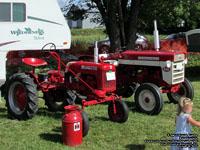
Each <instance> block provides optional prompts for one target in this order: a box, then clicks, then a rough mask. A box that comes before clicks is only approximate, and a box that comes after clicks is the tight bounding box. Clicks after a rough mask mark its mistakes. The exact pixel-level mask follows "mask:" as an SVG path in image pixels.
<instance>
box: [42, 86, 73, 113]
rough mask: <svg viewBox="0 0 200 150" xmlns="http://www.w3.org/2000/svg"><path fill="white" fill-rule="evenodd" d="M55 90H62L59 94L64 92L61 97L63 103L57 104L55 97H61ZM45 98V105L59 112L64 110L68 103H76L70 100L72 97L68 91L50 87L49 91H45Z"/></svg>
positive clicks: (50, 109)
mask: <svg viewBox="0 0 200 150" xmlns="http://www.w3.org/2000/svg"><path fill="white" fill-rule="evenodd" d="M53 92H61V93H58V95H59V96H60V95H61V94H63V93H64V95H63V96H62V97H60V98H61V100H63V101H62V103H61V104H57V103H56V101H55V99H56V98H59V97H58V96H57V95H56V93H53ZM44 100H45V105H46V106H47V107H48V110H49V111H52V112H57V111H62V112H63V111H64V107H65V106H67V105H73V104H74V103H73V102H72V101H70V98H69V97H68V95H67V93H66V91H63V90H62V91H58V90H57V91H56V90H54V89H50V90H49V91H48V92H44Z"/></svg>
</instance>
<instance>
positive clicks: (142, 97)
mask: <svg viewBox="0 0 200 150" xmlns="http://www.w3.org/2000/svg"><path fill="white" fill-rule="evenodd" d="M154 28H155V30H154V39H155V40H154V42H155V49H156V50H154V51H153V50H151V51H146V50H141V51H135V50H127V51H125V52H116V53H114V54H110V55H109V56H107V57H108V58H107V60H106V61H107V62H109V63H111V64H115V65H116V66H117V90H116V93H117V94H119V95H121V96H123V97H130V96H131V95H132V94H133V93H135V95H134V96H135V104H136V107H137V108H138V109H139V110H140V111H141V112H143V113H146V114H150V115H156V114H159V113H160V111H161V110H162V108H163V104H164V101H163V96H162V93H167V97H168V98H169V101H170V102H173V103H177V102H178V101H179V100H180V98H181V97H188V98H191V99H193V97H194V89H193V87H192V84H191V83H190V81H189V80H188V79H187V78H185V65H186V64H187V58H186V53H184V52H181V51H178V50H170V51H169V50H168V51H164V50H162V51H159V48H160V45H159V35H158V30H157V23H156V20H155V21H154Z"/></svg>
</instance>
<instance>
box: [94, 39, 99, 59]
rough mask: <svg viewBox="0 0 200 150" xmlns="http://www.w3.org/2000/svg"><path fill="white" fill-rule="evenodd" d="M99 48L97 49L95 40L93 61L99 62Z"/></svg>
mask: <svg viewBox="0 0 200 150" xmlns="http://www.w3.org/2000/svg"><path fill="white" fill-rule="evenodd" d="M98 53H99V49H98V42H97V41H95V48H94V62H95V63H98V62H99V54H98Z"/></svg>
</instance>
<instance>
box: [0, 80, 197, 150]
mask: <svg viewBox="0 0 200 150" xmlns="http://www.w3.org/2000/svg"><path fill="white" fill-rule="evenodd" d="M189 79H190V80H191V81H192V84H193V86H194V89H195V97H194V110H193V118H195V119H197V120H199V121H200V117H199V114H200V111H199V110H200V102H199V99H200V77H197V78H189ZM164 99H165V105H164V107H163V110H162V111H161V113H160V114H159V115H157V116H148V115H146V114H142V113H140V112H138V111H137V110H136V108H135V104H134V101H133V97H131V98H129V99H123V100H124V101H125V102H126V103H127V105H128V107H129V118H128V121H127V122H125V123H122V124H120V123H114V122H111V121H110V120H109V118H108V114H107V107H108V105H107V104H101V105H95V106H90V107H87V108H86V109H85V112H86V113H87V115H88V117H89V119H90V130H89V133H88V135H87V136H86V137H84V138H83V144H82V145H81V146H77V147H68V146H65V145H63V144H62V140H61V137H62V131H61V127H62V125H61V118H62V115H63V114H62V113H61V112H56V113H52V112H49V111H48V110H47V107H46V106H45V105H44V102H43V100H42V99H40V104H39V111H38V113H37V115H36V116H35V117H34V118H33V119H31V120H27V121H18V120H16V119H12V118H11V117H10V116H8V115H7V108H6V107H5V100H3V104H0V149H2V150H48V149H51V150H66V149H72V150H76V149H77V150H144V149H145V150H155V149H159V150H168V149H169V146H160V144H159V143H145V142H144V140H170V139H171V137H169V136H167V134H173V132H174V130H175V123H174V119H175V115H176V108H177V105H174V104H172V103H168V100H167V97H166V95H164ZM192 132H193V133H194V134H198V135H199V134H200V128H198V127H192ZM198 144H200V142H198Z"/></svg>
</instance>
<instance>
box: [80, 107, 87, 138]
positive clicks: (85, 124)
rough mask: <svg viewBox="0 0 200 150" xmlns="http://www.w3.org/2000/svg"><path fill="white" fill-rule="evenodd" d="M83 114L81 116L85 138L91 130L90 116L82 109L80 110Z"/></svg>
mask: <svg viewBox="0 0 200 150" xmlns="http://www.w3.org/2000/svg"><path fill="white" fill-rule="evenodd" d="M79 111H80V112H81V116H82V126H83V127H82V130H83V131H82V133H83V137H85V136H86V135H87V134H88V132H89V129H90V121H89V118H88V116H87V115H86V113H85V111H83V110H82V109H80V110H79Z"/></svg>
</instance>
